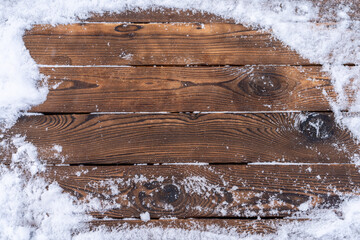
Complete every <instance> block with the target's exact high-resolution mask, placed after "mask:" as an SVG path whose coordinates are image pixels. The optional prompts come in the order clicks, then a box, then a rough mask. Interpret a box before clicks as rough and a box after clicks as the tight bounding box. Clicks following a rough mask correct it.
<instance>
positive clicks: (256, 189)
mask: <svg viewBox="0 0 360 240" xmlns="http://www.w3.org/2000/svg"><path fill="white" fill-rule="evenodd" d="M47 174H48V175H49V176H48V177H49V178H50V179H56V181H57V182H58V183H59V185H60V186H61V187H62V188H64V190H65V191H66V192H70V193H71V194H72V195H75V196H76V197H77V198H79V199H86V198H90V199H91V198H92V197H98V198H99V199H100V200H102V203H103V206H104V207H105V210H101V211H98V212H94V213H93V215H94V216H95V217H100V218H101V217H110V218H124V217H125V218H127V217H139V216H140V213H143V212H148V213H149V214H150V216H151V217H152V218H155V219H156V218H160V217H177V218H193V217H257V216H260V217H279V216H280V217H284V216H289V215H290V214H291V213H294V212H296V211H298V209H299V208H304V207H305V206H304V205H307V204H308V208H309V209H311V208H313V207H314V206H318V207H334V206H336V205H337V204H339V203H340V202H341V199H340V196H341V195H342V194H352V192H353V189H354V187H355V186H357V185H359V184H360V174H359V172H358V170H357V169H356V168H355V167H354V165H349V164H348V165H311V166H309V165H302V166H301V165H300V166H299V165H218V166H191V165H168V166H164V165H160V166H139V165H137V166H79V167H75V166H72V167H50V170H49V171H48V173H47ZM108 204H109V205H111V208H110V209H109V210H107V209H106V206H107V205H108ZM114 204H115V205H114Z"/></svg>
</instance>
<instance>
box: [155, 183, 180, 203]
mask: <svg viewBox="0 0 360 240" xmlns="http://www.w3.org/2000/svg"><path fill="white" fill-rule="evenodd" d="M179 196H180V191H179V189H178V187H176V186H175V185H172V184H169V185H165V186H164V187H162V188H161V189H160V191H159V193H158V198H159V200H160V201H161V202H165V203H173V202H175V201H176V200H178V198H179Z"/></svg>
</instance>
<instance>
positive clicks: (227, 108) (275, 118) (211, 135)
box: [13, 9, 360, 233]
mask: <svg viewBox="0 0 360 240" xmlns="http://www.w3.org/2000/svg"><path fill="white" fill-rule="evenodd" d="M24 41H25V44H26V46H27V48H28V49H29V51H30V54H31V56H32V57H33V58H34V59H35V61H36V62H37V63H38V64H41V65H42V66H41V72H42V73H43V74H45V75H48V76H49V85H50V86H54V88H51V89H50V93H49V96H48V99H47V101H46V102H45V103H44V104H42V105H40V106H37V107H35V108H34V109H33V110H32V111H33V112H37V113H44V115H38V116H26V117H23V118H21V119H20V120H19V122H18V123H17V125H16V126H15V127H14V128H13V133H14V132H15V133H16V132H19V133H24V132H26V135H27V138H28V139H29V140H30V141H31V142H32V143H34V145H36V146H37V147H39V149H41V150H42V152H40V155H41V157H43V158H46V159H48V164H49V165H53V166H51V167H49V171H48V173H47V177H48V178H49V179H54V180H56V181H58V183H59V185H60V186H61V187H62V188H64V190H65V191H67V192H69V193H71V194H73V195H74V196H76V197H77V198H79V199H85V198H86V197H88V196H96V197H99V198H100V199H101V200H102V201H103V203H104V204H110V206H111V207H110V208H109V209H108V210H107V211H105V212H94V213H93V215H94V216H95V217H96V218H99V220H98V221H93V222H92V224H93V225H99V224H104V223H105V224H107V225H108V226H114V225H118V224H123V223H127V224H129V226H133V227H137V226H140V225H151V226H163V227H166V226H168V227H169V226H172V227H182V228H194V226H195V225H197V226H198V227H199V228H206V226H209V225H213V224H217V225H219V226H231V227H235V228H236V229H237V230H238V231H241V232H243V231H247V232H258V233H264V232H272V231H274V228H276V224H282V223H283V222H286V221H301V219H293V220H285V219H284V218H285V217H287V216H290V215H291V214H293V213H295V212H297V211H299V209H302V208H303V207H304V206H308V207H310V208H312V207H315V206H320V207H329V206H335V205H336V204H338V203H339V202H340V196H339V193H348V194H354V193H352V189H353V188H354V185H359V184H360V176H359V173H358V171H357V169H356V168H355V167H354V165H351V164H348V163H349V158H350V156H347V155H346V154H344V152H342V151H340V150H339V149H341V148H347V149H350V150H351V149H355V148H356V146H357V145H356V144H355V143H354V142H353V140H352V138H351V136H350V134H349V132H347V131H344V130H342V129H340V128H339V127H338V126H337V125H336V124H335V123H334V118H333V114H332V112H331V111H330V106H329V103H328V101H327V99H326V98H325V97H324V95H323V94H322V89H324V88H325V89H326V90H327V92H329V93H330V97H335V95H331V92H332V85H331V83H330V79H329V77H328V76H326V75H325V74H324V73H323V72H321V71H320V69H321V66H319V65H315V64H312V63H311V62H309V61H308V60H306V59H303V58H302V57H301V56H299V55H298V54H297V53H296V52H294V51H292V50H291V49H289V48H288V47H287V46H284V45H283V44H282V43H281V42H280V41H278V40H276V39H274V38H273V37H272V36H271V35H270V33H269V32H264V31H259V30H256V29H251V28H247V27H245V26H242V25H240V24H235V23H234V21H232V20H226V19H221V18H219V17H216V16H213V15H210V14H206V13H204V14H201V13H192V12H190V11H180V12H178V11H175V10H169V9H166V10H165V11H159V10H154V11H146V12H144V11H139V12H126V13H122V14H113V15H109V14H106V15H104V16H94V17H92V18H90V19H87V20H86V21H81V22H80V21H79V23H76V24H71V25H66V26H55V27H54V26H35V27H34V28H33V29H32V30H31V31H28V32H27V33H26V35H25V36H24ZM54 143H56V144H59V145H61V146H62V153H61V154H62V155H63V156H64V157H59V155H58V154H57V152H56V149H54V146H53V144H54ZM335 145H336V146H338V147H339V149H336V148H334V146H335ZM199 163H201V164H199ZM269 163H270V164H269ZM274 163H275V164H274ZM64 164H65V165H64ZM329 185H330V186H331V188H329V187H328V186H329ZM335 188H336V190H337V191H334V189H335ZM113 203H116V205H111V204H113ZM306 204H307V205H306ZM144 212H148V213H149V214H150V216H151V219H152V220H151V221H149V222H142V221H140V220H124V218H139V216H140V214H141V213H144ZM103 217H110V218H113V219H114V220H111V221H104V220H101V218H103ZM164 217H165V218H166V217H171V218H174V219H160V218H164ZM258 217H261V220H259V219H257V218H258Z"/></svg>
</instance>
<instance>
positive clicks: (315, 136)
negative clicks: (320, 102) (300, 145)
mask: <svg viewBox="0 0 360 240" xmlns="http://www.w3.org/2000/svg"><path fill="white" fill-rule="evenodd" d="M300 131H301V132H302V133H303V134H304V135H305V136H306V137H307V138H308V139H309V140H311V141H319V140H326V139H329V138H330V137H331V136H332V135H333V134H334V121H333V120H332V119H331V118H330V117H329V116H328V115H326V114H311V115H308V116H307V118H306V119H305V120H304V121H302V122H301V123H300Z"/></svg>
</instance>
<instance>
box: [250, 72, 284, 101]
mask: <svg viewBox="0 0 360 240" xmlns="http://www.w3.org/2000/svg"><path fill="white" fill-rule="evenodd" d="M249 86H250V88H251V89H252V90H253V93H254V94H255V95H258V96H273V95H276V94H277V92H279V90H281V88H282V81H281V79H280V78H279V77H277V76H276V75H275V74H272V73H262V74H260V73H259V74H254V76H253V77H252V79H251V81H250V82H249Z"/></svg>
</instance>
